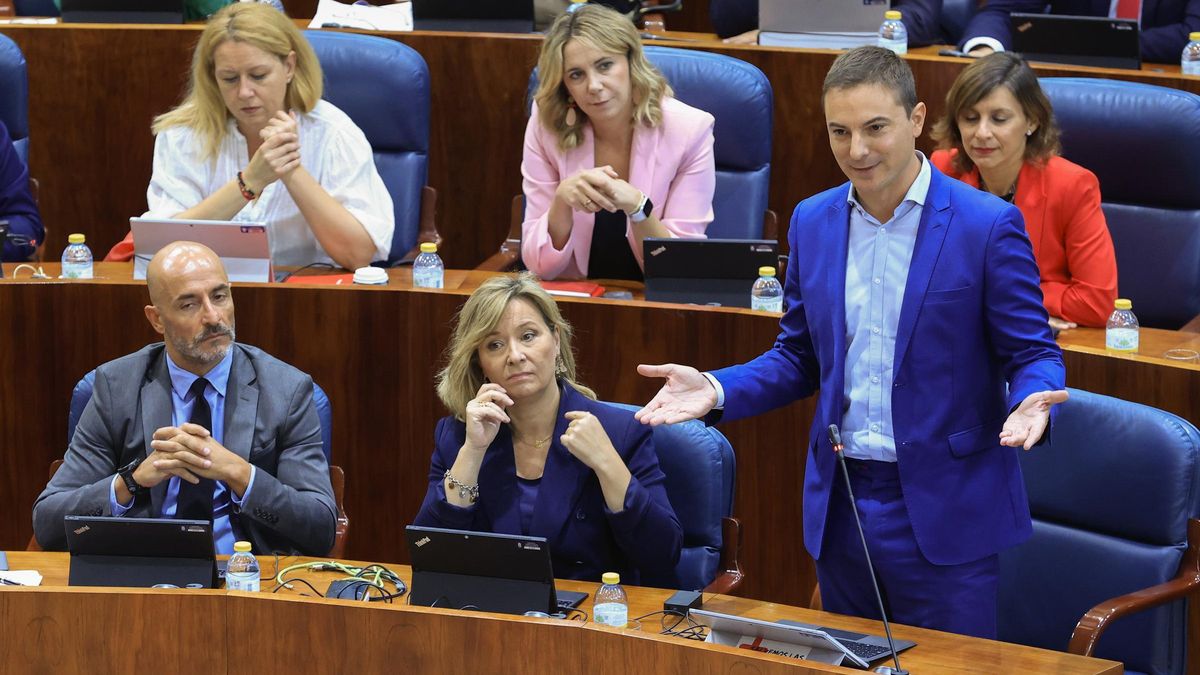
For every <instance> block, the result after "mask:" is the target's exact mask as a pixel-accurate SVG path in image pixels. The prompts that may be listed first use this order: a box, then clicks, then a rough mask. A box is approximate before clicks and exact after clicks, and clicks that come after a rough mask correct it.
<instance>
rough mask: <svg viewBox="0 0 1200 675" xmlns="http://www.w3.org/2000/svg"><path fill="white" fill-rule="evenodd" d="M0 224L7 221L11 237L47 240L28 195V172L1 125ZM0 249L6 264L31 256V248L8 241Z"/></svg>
mask: <svg viewBox="0 0 1200 675" xmlns="http://www.w3.org/2000/svg"><path fill="white" fill-rule="evenodd" d="M0 220H7V221H8V231H9V232H11V233H13V234H21V235H25V236H26V237H29V238H30V239H32V240H33V241H36V242H39V243H40V242H41V241H42V240H44V239H45V238H46V230H45V228H43V227H42V217H41V215H40V214H39V213H38V207H37V204H36V203H34V201H33V194H32V193H31V192H30V191H29V169H28V168H27V167H26V166H25V162H23V161H21V158H20V157H18V156H17V151H16V149H15V148H14V147H13V143H12V138H11V137H10V136H9V135H8V128H7V127H5V126H4V123H3V122H0ZM0 246H2V248H3V259H4V260H7V261H20V260H28V259H29V257H30V256H31V255H33V249H34V247H33V246H17V245H15V244H10V243H8V242H7V241H0Z"/></svg>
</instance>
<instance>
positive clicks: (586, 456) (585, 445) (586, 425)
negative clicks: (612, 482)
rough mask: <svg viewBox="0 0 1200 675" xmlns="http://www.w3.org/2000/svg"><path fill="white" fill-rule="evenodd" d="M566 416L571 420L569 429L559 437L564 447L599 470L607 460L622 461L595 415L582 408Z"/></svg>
mask: <svg viewBox="0 0 1200 675" xmlns="http://www.w3.org/2000/svg"><path fill="white" fill-rule="evenodd" d="M565 417H566V418H567V419H569V420H571V423H570V424H568V425H567V431H566V432H565V433H564V434H563V435H562V436H560V437H559V440H560V441H562V444H563V447H565V448H566V449H567V451H568V452H570V453H571V454H572V455H574V456H575V457H576V458H578V459H579V461H581V462H583V463H584V464H586V465H587V466H588V468H589V469H591V470H592V471H599V470H600V467H602V466H603V465H604V463H605V462H608V461H611V460H612V459H613V458H616V459H617V461H621V458H620V456H619V455H618V454H617V450H616V448H614V447H613V444H612V441H611V440H609V438H608V434H607V433H606V432H605V431H604V427H603V426H602V425H601V424H600V420H599V419H597V418H596V416H595V415H593V414H591V413H589V412H584V411H582V410H572V411H571V412H568V413H567V414H566V415H565Z"/></svg>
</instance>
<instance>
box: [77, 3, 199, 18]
mask: <svg viewBox="0 0 1200 675" xmlns="http://www.w3.org/2000/svg"><path fill="white" fill-rule="evenodd" d="M62 21H63V23H183V0H62Z"/></svg>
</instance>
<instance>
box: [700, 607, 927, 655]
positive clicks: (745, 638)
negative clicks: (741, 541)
mask: <svg viewBox="0 0 1200 675" xmlns="http://www.w3.org/2000/svg"><path fill="white" fill-rule="evenodd" d="M689 616H690V617H691V618H692V619H693V620H695V621H696V622H698V623H702V624H705V625H707V626H708V627H709V631H708V637H707V638H706V640H705V641H706V642H711V643H713V644H719V645H726V646H729V647H739V648H742V649H751V650H754V651H762V652H770V653H775V654H780V655H782V656H791V657H793V658H797V659H802V660H806V661H817V662H820V663H828V664H831V665H835V666H836V665H842V666H849V667H853V668H861V669H867V668H870V667H871V662H873V661H879V660H882V659H885V658H890V657H891V650H889V649H888V648H887V646H886V645H887V640H886V639H885V638H879V639H880V640H882V641H883V644H884V647H883V648H882V651H880V650H879V649H878V648H877V647H876V646H875V645H873V644H870V645H868V644H863V643H862V642H861V641H859V640H853V639H848V638H840V637H837V636H835V635H834V634H833V633H831V632H830V630H831V629H829V628H823V627H819V626H814V625H811V624H805V623H799V622H793V621H779V622H772V621H761V620H759V619H751V618H747V617H744V616H735V615H732V614H721V613H719V612H710V611H708V610H703V609H693V610H691V611H690V612H689ZM836 632H837V633H839V634H842V635H847V636H854V635H858V634H857V633H849V632H846V631H840V630H839V631H836ZM862 637H864V638H866V637H872V636H862ZM915 644H916V643H915V642H912V641H911V640H897V641H896V650H897V651H903V650H905V649H908V648H909V647H912V646H914V645H915ZM901 645H904V646H901Z"/></svg>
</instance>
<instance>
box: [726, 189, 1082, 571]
mask: <svg viewBox="0 0 1200 675" xmlns="http://www.w3.org/2000/svg"><path fill="white" fill-rule="evenodd" d="M848 190H849V185H848V184H847V185H842V186H840V187H836V188H834V189H832V190H827V191H825V192H823V193H821V194H818V195H816V196H814V197H812V198H810V199H807V200H805V201H803V202H801V203H800V204H799V205H798V206H797V207H796V211H795V213H794V214H793V215H792V224H791V231H790V232H789V233H788V237H789V243H790V244H791V255H790V259H789V261H788V267H787V276H786V278H785V280H784V291H785V293H786V296H787V311H786V313H785V314H784V316H783V319H782V320H781V322H780V328H781V330H782V332H781V333H780V335H779V337H778V339H777V340H776V343H775V346H774V348H772V349H771V350H769V351H767V352H766V353H764V354H763V355H762V356H759V357H758V358H756V359H754V360H753V361H750V362H749V363H746V364H743V365H739V366H733V367H731V368H725V369H722V370H718V371H716V372H715V373H713V374H714V375H715V376H716V377H717V379H718V380H719V381H720V382H721V385H722V386H723V387H724V389H725V409H724V413H723V418H725V419H737V418H741V417H747V416H749V415H754V414H758V413H761V412H764V411H766V410H770V409H772V408H776V407H779V406H782V405H785V404H787V403H789V402H791V401H793V400H795V399H797V398H801V397H805V396H809V395H810V394H812V393H814V391H816V390H817V389H819V390H820V392H821V393H820V397H819V399H818V403H817V412H816V416H815V418H814V419H813V425H812V433H811V437H810V439H809V444H808V450H809V453H808V465H807V468H806V470H805V477H804V543H805V546H806V547H807V548H808V550H809V552H810V553H811V554H812V555H813V557H814V558H819V557H820V555H821V542H822V537H823V535H824V527H825V517H826V512H827V507H828V503H829V493H830V486H831V485H832V481H833V480H835V479H836V480H841V478H840V477H839V476H836V475H835V474H834V469H835V467H836V462H835V456H834V454H833V451H832V448H831V447H830V444H829V441H828V439H827V438H826V433H825V429H826V428H827V427H828V426H829V425H830V424H840V423H841V419H842V412H843V410H844V407H845V403H844V392H845V389H846V388H845V370H846V361H845V356H846V331H847V328H846V309H845V286H846V250H847V237H848V234H849V223H850V221H849V218H850V207H849V206H848V205H847V203H846V197H847V194H848ZM1047 320H1048V318H1047V315H1046V311H1045V309H1043V307H1042V294H1041V290H1040V289H1039V287H1038V270H1037V265H1036V264H1035V263H1034V260H1033V249H1032V247H1031V246H1030V244H1029V239H1028V237H1027V236H1026V234H1025V227H1024V223H1023V222H1022V220H1021V213H1020V211H1018V210H1017V209H1016V207H1014V206H1012V205H1010V204H1007V203H1005V202H1003V201H1001V200H1000V199H997V198H995V197H993V196H991V195H989V194H987V193H985V192H982V191H980V190H976V189H973V188H971V187H969V186H967V185H965V184H963V183H960V182H958V181H956V180H953V179H951V178H948V177H946V176H944V175H943V174H942V173H941V172H939V171H938V170H937V169H936V168H933V173H932V176H931V180H930V184H929V195H928V198H927V199H926V205H925V208H924V210H923V212H922V215H921V223H920V225H919V228H918V230H917V240H916V243H915V247H914V250H913V256H912V263H911V265H910V268H909V272H908V282H907V285H906V287H905V289H904V299H903V304H902V307H901V311H900V319H899V323H898V325H897V333H896V335H897V337H896V356H895V368H894V386H893V390H892V422H893V428H894V429H895V435H896V454H897V458H898V463H899V464H898V466H899V471H900V480H901V486H902V490H903V493H904V501H905V505H906V506H907V508H908V513H909V518H910V519H911V520H912V525H913V531H914V532H915V535H916V539H917V543H918V545H919V546H920V547H921V551H922V552H923V553H924V554H925V556H926V557H927V558H928V559H929V560H930V561H931V562H933V563H934V564H941V565H947V564H959V563H963V562H968V561H971V560H978V559H980V558H983V557H985V556H989V555H992V554H994V553H996V552H997V551H999V550H1001V549H1003V548H1006V547H1008V546H1011V545H1013V544H1016V543H1018V542H1020V541H1022V540H1024V539H1025V538H1026V537H1028V536H1029V534H1030V532H1031V525H1030V519H1029V505H1028V501H1027V498H1026V496H1025V486H1024V482H1023V481H1022V479H1021V471H1020V467H1019V466H1018V464H1017V452H1018V450H1017V449H1014V448H1006V447H1002V446H1001V445H1000V443H999V438H998V437H999V434H1000V430H1001V427H1002V426H1003V424H1004V421H1005V419H1006V417H1007V416H1008V413H1009V411H1010V410H1011V409H1013V408H1015V407H1016V406H1017V405H1018V404H1019V403H1020V402H1021V401H1022V400H1023V399H1024V398H1025V397H1026V396H1028V395H1029V394H1032V393H1034V392H1038V391H1043V390H1052V389H1061V388H1062V387H1063V383H1064V380H1065V371H1064V368H1063V363H1062V353H1061V352H1060V351H1059V348H1058V345H1056V344H1055V343H1054V340H1053V339H1052V338H1051V335H1050V328H1049V324H1048V323H1047ZM1006 384H1007V388H1006Z"/></svg>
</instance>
